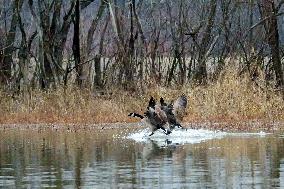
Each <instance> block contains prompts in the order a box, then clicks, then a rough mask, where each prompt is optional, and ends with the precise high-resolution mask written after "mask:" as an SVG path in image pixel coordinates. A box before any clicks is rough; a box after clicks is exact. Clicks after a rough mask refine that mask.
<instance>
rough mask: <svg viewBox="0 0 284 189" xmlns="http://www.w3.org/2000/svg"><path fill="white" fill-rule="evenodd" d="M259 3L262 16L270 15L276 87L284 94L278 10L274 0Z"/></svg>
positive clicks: (267, 25)
mask: <svg viewBox="0 0 284 189" xmlns="http://www.w3.org/2000/svg"><path fill="white" fill-rule="evenodd" d="M259 5H260V6H259V7H260V9H261V10H260V12H261V14H262V18H266V17H269V18H268V19H267V20H266V22H265V29H266V39H267V41H268V44H269V46H270V49H271V56H272V63H273V70H274V72H275V76H276V87H277V88H280V89H281V91H282V93H283V95H284V88H283V87H284V78H283V68H282V65H281V58H280V50H279V32H278V23H277V17H276V15H275V14H276V13H277V10H276V8H275V4H274V1H273V0H261V3H260V4H259Z"/></svg>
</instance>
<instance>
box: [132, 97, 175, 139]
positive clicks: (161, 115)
mask: <svg viewBox="0 0 284 189" xmlns="http://www.w3.org/2000/svg"><path fill="white" fill-rule="evenodd" d="M128 116H131V117H138V118H140V119H141V120H142V121H144V122H145V123H147V124H148V125H150V127H151V131H152V132H151V134H150V135H149V136H152V135H153V134H154V132H155V131H157V130H158V129H162V130H163V131H164V133H165V134H166V135H169V134H170V133H171V131H170V130H167V129H166V128H165V127H164V125H165V124H166V123H167V116H166V114H165V112H164V111H163V110H161V108H160V106H158V105H156V102H155V100H154V98H153V97H151V98H150V101H149V104H148V107H147V110H146V112H145V113H144V116H142V115H140V114H137V113H130V114H129V115H128Z"/></svg>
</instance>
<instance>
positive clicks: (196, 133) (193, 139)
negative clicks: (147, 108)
mask: <svg viewBox="0 0 284 189" xmlns="http://www.w3.org/2000/svg"><path fill="white" fill-rule="evenodd" d="M150 133H151V132H150V130H149V129H143V130H140V131H139V132H136V133H132V134H130V135H128V136H127V137H126V138H127V139H131V140H134V141H136V142H149V141H156V142H158V143H163V144H164V143H165V141H170V142H171V143H172V144H195V143H200V142H202V141H206V140H211V139H221V138H223V137H225V136H232V137H253V136H255V137H264V136H266V135H267V134H268V133H265V132H262V131H261V132H259V133H227V132H222V131H210V130H206V129H184V130H183V129H178V130H174V131H172V133H171V134H170V135H165V134H164V133H163V132H161V131H159V130H158V131H157V132H155V134H154V135H152V136H149V134H150Z"/></svg>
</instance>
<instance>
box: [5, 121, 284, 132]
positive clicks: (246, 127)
mask: <svg viewBox="0 0 284 189" xmlns="http://www.w3.org/2000/svg"><path fill="white" fill-rule="evenodd" d="M182 125H183V127H184V128H191V129H208V130H216V131H229V132H260V131H263V132H281V131H284V122H264V121H246V122H191V123H183V124H182ZM146 127H147V126H146V125H145V124H143V123H141V122H135V123H104V124H1V125H0V130H2V131H3V130H7V129H18V130H28V129H30V130H37V131H44V130H53V131H67V132H77V131H88V130H94V131H99V132H101V131H103V130H118V129H120V130H124V131H130V130H136V129H142V128H146Z"/></svg>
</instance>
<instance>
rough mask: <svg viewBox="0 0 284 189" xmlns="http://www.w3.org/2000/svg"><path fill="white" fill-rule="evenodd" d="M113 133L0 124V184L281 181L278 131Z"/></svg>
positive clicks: (283, 169)
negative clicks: (152, 136) (181, 137)
mask: <svg viewBox="0 0 284 189" xmlns="http://www.w3.org/2000/svg"><path fill="white" fill-rule="evenodd" d="M119 135H121V134H120V133H119V131H116V130H108V131H105V132H104V133H102V132H96V131H88V132H83V131H82V132H76V133H72V132H55V131H44V132H41V133H38V132H36V131H13V130H10V131H1V132H0V188H1V187H3V188H19V187H22V188H36V187H40V188H44V187H57V188H185V187H186V188H271V187H279V188H281V187H284V149H283V146H284V139H283V138H282V137H278V135H267V136H265V137H257V136H253V137H251V136H243V137H241V136H239V137H236V136H226V137H224V138H218V139H211V140H207V141H202V142H200V143H196V144H183V145H176V144H174V143H171V141H169V140H168V141H165V144H164V145H160V144H159V145H158V144H157V142H155V141H151V140H148V141H146V142H143V143H136V142H135V141H133V140H128V139H123V137H117V136H119ZM122 135H123V134H122ZM114 136H115V137H114Z"/></svg>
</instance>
